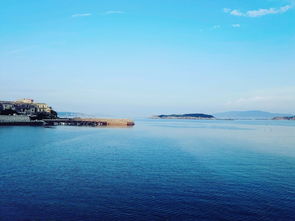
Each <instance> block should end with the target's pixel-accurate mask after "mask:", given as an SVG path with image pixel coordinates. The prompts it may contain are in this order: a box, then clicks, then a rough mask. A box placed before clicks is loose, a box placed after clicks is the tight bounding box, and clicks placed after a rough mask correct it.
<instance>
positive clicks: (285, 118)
mask: <svg viewBox="0 0 295 221" xmlns="http://www.w3.org/2000/svg"><path fill="white" fill-rule="evenodd" d="M273 120H295V116H291V117H274V118H273Z"/></svg>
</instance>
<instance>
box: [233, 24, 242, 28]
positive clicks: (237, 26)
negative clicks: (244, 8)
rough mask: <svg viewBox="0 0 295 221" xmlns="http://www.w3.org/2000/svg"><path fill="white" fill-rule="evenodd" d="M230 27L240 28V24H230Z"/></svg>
mask: <svg viewBox="0 0 295 221" xmlns="http://www.w3.org/2000/svg"><path fill="white" fill-rule="evenodd" d="M231 26H232V27H233V28H240V27H241V25H240V24H232V25H231Z"/></svg>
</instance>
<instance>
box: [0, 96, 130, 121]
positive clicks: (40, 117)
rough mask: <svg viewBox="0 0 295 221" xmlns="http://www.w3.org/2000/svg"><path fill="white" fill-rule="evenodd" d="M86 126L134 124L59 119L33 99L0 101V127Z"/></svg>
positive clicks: (82, 119) (49, 109)
mask: <svg viewBox="0 0 295 221" xmlns="http://www.w3.org/2000/svg"><path fill="white" fill-rule="evenodd" d="M59 125H63V126H88V127H130V126H134V125H135V123H134V122H133V121H132V120H129V119H106V118H77V117H74V118H60V117H59V116H58V113H57V112H56V111H55V110H53V109H52V107H50V106H49V105H48V104H46V103H35V102H34V100H33V99H21V100H17V101H0V126H59Z"/></svg>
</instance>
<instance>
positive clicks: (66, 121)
mask: <svg viewBox="0 0 295 221" xmlns="http://www.w3.org/2000/svg"><path fill="white" fill-rule="evenodd" d="M59 125H62V126H88V127H131V126H134V125H135V123H134V122H133V121H131V120H129V119H105V118H57V119H43V120H31V118H30V117H29V116H21V115H14V116H5V115H0V126H59Z"/></svg>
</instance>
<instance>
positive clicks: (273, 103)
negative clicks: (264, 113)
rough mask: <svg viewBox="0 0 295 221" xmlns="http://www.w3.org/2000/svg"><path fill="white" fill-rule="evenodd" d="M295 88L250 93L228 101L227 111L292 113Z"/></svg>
mask: <svg viewBox="0 0 295 221" xmlns="http://www.w3.org/2000/svg"><path fill="white" fill-rule="evenodd" d="M294 94H295V87H283V88H272V89H268V90H259V91H252V92H251V93H249V94H248V95H246V94H244V96H241V97H238V98H236V99H232V100H229V101H228V102H226V103H225V106H226V107H227V109H241V110H250V109H253V110H268V111H280V112H286V113H287V112H292V111H294V109H295V96H294Z"/></svg>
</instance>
